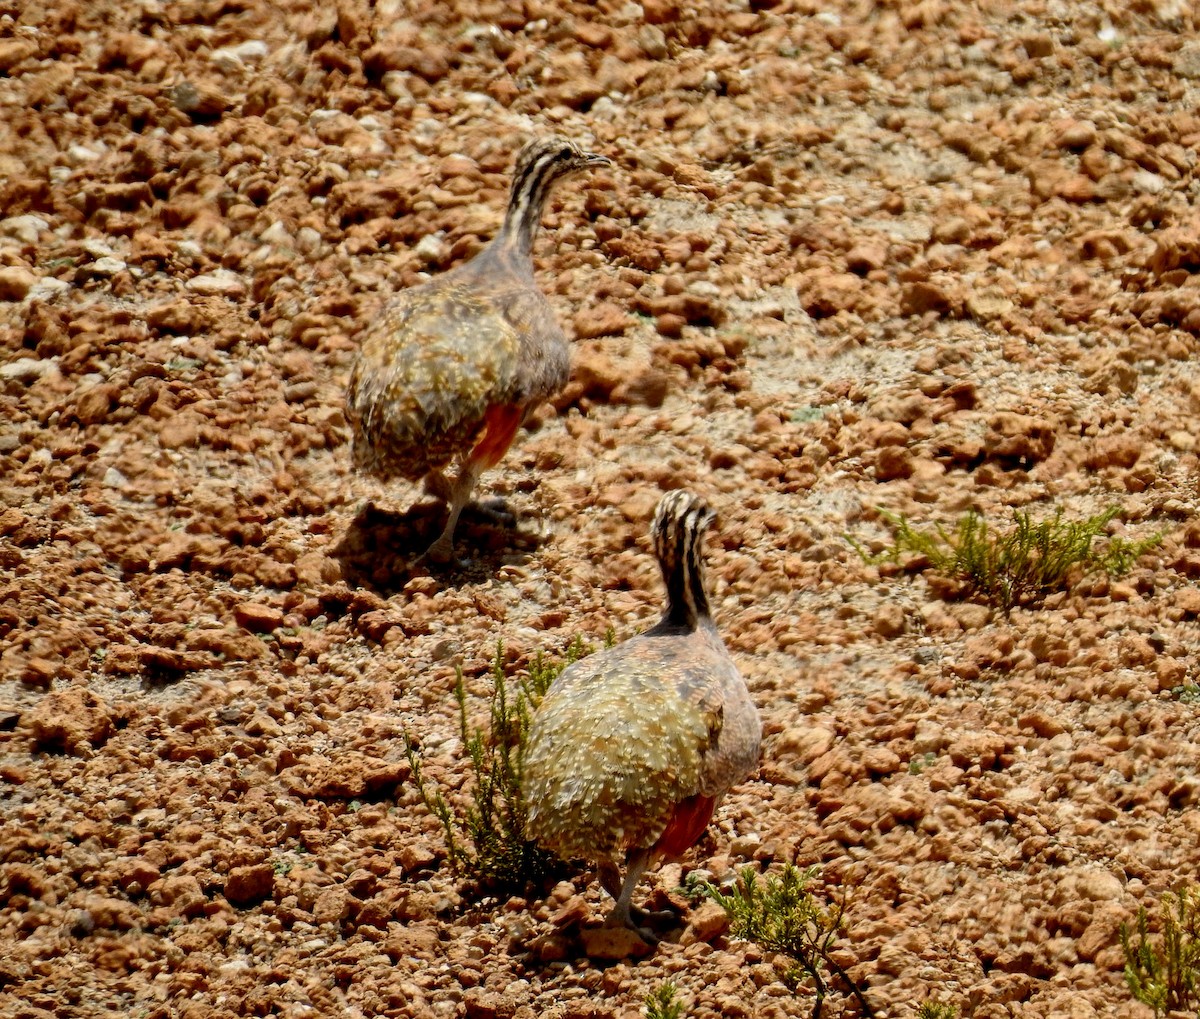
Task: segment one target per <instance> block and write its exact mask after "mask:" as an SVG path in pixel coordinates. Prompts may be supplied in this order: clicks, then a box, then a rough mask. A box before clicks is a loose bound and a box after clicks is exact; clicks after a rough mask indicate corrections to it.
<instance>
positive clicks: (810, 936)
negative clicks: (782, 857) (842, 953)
mask: <svg viewBox="0 0 1200 1019" xmlns="http://www.w3.org/2000/svg"><path fill="white" fill-rule="evenodd" d="M817 873H818V868H817V867H815V866H813V867H808V868H806V869H803V870H802V869H801V868H799V867H797V866H796V865H795V864H792V863H789V864H786V865H785V866H784V868H783V870H782V872H780V874H779V875H778V876H775V875H768V876H767V877H766V878H765V879H763V880H761V881H760V880H759V875H758V873H757V871H756V870H755V869H754V867H752V866H748V867H744V868H742V871H741V873H740V875H739V876H738V882H737V885H736V886H735V887H734V888H733V889H732V890H731V891H730V892H729V893H728V894H725V893H723V892H721V891H720V890H719V889H717V888H715V887H713V886H712V885H709V886H708V887H706V888H705V894H706V895H708V897H709V898H711V899H712V900H713V901H714V902H716V903H717V904H718V905H720V906H721V908H722V909H724V910H725V912H726V914H727V915H728V916H729V926H730V931H731V932H732V933H733V936H734V937H735V938H743V939H745V940H747V941H753V942H755V943H756V944H758V945H761V946H762V947H763V948H765V949H767V950H768V951H772V952H778V953H780V954H781V955H783V956H786V957H787V958H788V959H790V960H791V963H790V965H788V966H787V968H786V969H785V970H784V971H783V974H782V980H783V983H784V985H785V986H786V987H787V988H788V990H790V991H791V992H792V993H793V994H794V993H795V992H796V990H797V988H798V987H799V986H800V984H801V982H802V981H803V980H804V978H805V977H808V978H809V979H810V980H811V981H812V984H813V988H814V990H815V993H816V999H815V1002H814V1004H813V1011H812V1016H813V1019H820V1016H821V1009H822V1007H823V1005H824V1002H825V995H826V993H827V991H828V989H829V985H828V977H827V976H826V971H828V972H830V973H834V974H836V975H837V976H839V977H840V978H841V979H842V981H843V982H844V983H845V984H846V986H847V987H848V988H849V990H850V993H851V994H852V995H854V997H855V999H856V1000H857V1001H858V1006H859V1009H860V1010H861V1014H862V1015H864V1016H868V1017H869V1016H873V1015H874V1014H875V1013H874V1012H873V1010H872V1009H871V1006H870V1004H869V1003H868V1002H867V999H866V997H865V996H864V995H863V992H862V990H861V989H860V988H859V986H858V984H856V983H855V982H854V981H853V980H852V979H851V978H850V975H849V974H848V973H847V972H846V971H845V969H843V968H842V966H841V965H840V964H839V963H838V962H837V961H836V960H835V959H833V958H832V957H831V954H830V953H831V951H832V949H833V946H834V944H835V943H836V941H837V939H838V937H839V936H840V935H841V933H842V919H843V917H844V916H845V912H846V900H845V898H843V899H842V900H841V901H840V902H839V903H838V904H837V905H836V906H834V907H833V908H831V909H826V908H823V907H822V906H821V905H820V904H819V903H818V902H817V901H816V899H815V898H814V897H813V894H812V892H810V891H809V890H808V885H809V883H810V882H811V881H812V879H813V878H814V877H816V875H817Z"/></svg>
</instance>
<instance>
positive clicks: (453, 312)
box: [347, 277, 522, 480]
mask: <svg viewBox="0 0 1200 1019" xmlns="http://www.w3.org/2000/svg"><path fill="white" fill-rule="evenodd" d="M447 282H448V281H447V280H446V279H445V278H444V277H443V278H442V279H439V280H437V281H435V283H433V284H426V285H424V286H421V287H416V288H414V289H412V290H407V291H405V292H403V293H401V294H400V295H398V296H397V298H396V299H395V300H394V301H393V302H392V303H391V304H390V305H389V306H388V307H387V308H386V309H385V310H384V312H383V313H382V315H381V317H380V318H379V320H378V321H377V322H376V323H375V324H374V325H373V326H372V327H371V328H370V329H369V330H368V332H367V334H366V335H365V336H364V338H363V342H362V348H361V350H360V352H359V356H358V359H357V361H356V363H355V365H354V369H353V371H352V373H351V377H350V385H349V389H348V394H347V411H348V416H349V418H350V421H351V423H352V425H353V428H354V460H355V464H356V465H357V466H358V467H360V468H363V469H366V470H370V471H374V472H376V473H378V474H380V475H382V476H384V477H389V476H393V475H401V476H403V477H407V478H410V479H412V480H417V479H419V478H421V477H423V476H424V475H425V474H426V473H428V472H429V471H430V470H435V469H440V468H442V467H445V466H446V465H447V464H448V463H449V462H450V461H451V460H452V459H453V458H454V456H455V455H456V454H460V453H466V452H468V451H469V450H470V449H471V447H472V446H473V445H474V443H475V441H476V439H477V438H478V436H479V432H480V429H481V426H482V424H483V418H484V415H485V414H486V413H487V411H488V409H489V408H490V407H493V406H495V405H497V404H502V403H508V402H511V399H512V395H513V393H514V392H515V391H516V390H517V389H518V388H519V387H518V384H517V381H516V380H517V378H518V376H519V364H520V354H521V343H522V338H521V334H520V331H519V329H518V328H517V326H515V325H514V324H513V322H512V321H511V320H510V319H509V318H508V317H507V316H506V315H503V314H498V313H497V310H496V308H495V306H494V305H493V304H491V303H490V302H489V301H487V300H485V299H483V298H481V297H480V296H479V295H478V294H477V293H475V292H473V291H472V289H471V288H468V287H463V286H461V285H454V284H451V285H447Z"/></svg>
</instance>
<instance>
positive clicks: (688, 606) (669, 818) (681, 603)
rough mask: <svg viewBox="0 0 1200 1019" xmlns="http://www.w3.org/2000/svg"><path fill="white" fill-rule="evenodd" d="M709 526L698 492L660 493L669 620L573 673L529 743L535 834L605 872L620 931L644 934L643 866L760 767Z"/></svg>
mask: <svg viewBox="0 0 1200 1019" xmlns="http://www.w3.org/2000/svg"><path fill="white" fill-rule="evenodd" d="M711 520H712V513H711V511H709V510H708V508H707V507H706V506H705V505H704V504H703V503H702V502H701V501H700V500H699V499H697V498H696V497H694V496H692V495H691V494H690V493H687V492H679V491H677V492H670V493H668V494H667V495H666V496H664V497H663V499H662V501H661V502H660V504H659V508H658V511H657V513H656V514H655V523H654V529H653V533H654V542H655V550H656V552H657V554H658V558H659V562H660V564H661V566H662V570H663V577H664V580H665V581H666V585H667V609H666V612H665V613H664V615H663V618H662V620H661V621H660V622H659V623H658V625H656V626H654V627H653V628H652V629H650V630H648V631H647V632H646V633H644V634H640V635H639V636H636V637H633V638H632V639H630V640H628V641H625V642H624V643H622V644H619V645H617V646H616V647H614V648H610V649H608V650H605V651H600V652H597V653H596V654H594V655H591V656H589V657H587V658H584V659H582V660H580V661H578V662H576V663H574V664H573V665H571V666H570V667H568V668H567V669H565V670H564V671H563V673H562V674H561V675H560V676H559V677H558V678H557V679H556V680H555V681H554V683H553V684H552V685H551V687H550V689H549V690H548V691H547V692H546V696H545V697H544V698H543V700H542V703H541V705H540V706H539V707H538V710H537V713H536V715H535V716H534V721H533V725H532V728H531V730H530V735H529V740H528V744H527V746H526V751H525V756H524V761H523V767H524V779H523V789H524V794H525V799H526V805H527V808H528V819H527V824H526V831H527V834H529V836H530V837H531V838H534V839H536V840H537V841H538V842H540V843H541V844H542V845H544V846H546V847H547V848H549V849H551V850H553V851H554V852H556V853H558V854H559V855H560V856H562V857H565V858H583V859H589V860H594V861H596V862H597V863H598V864H599V865H600V878H601V881H602V883H603V884H604V887H605V888H606V890H608V891H609V892H610V894H612V896H613V897H614V899H616V905H615V906H614V907H613V911H612V913H611V914H610V916H609V919H608V922H609V923H610V924H613V925H618V924H623V925H626V926H634V925H633V923H632V919H631V915H630V908H631V897H632V893H633V889H634V887H635V886H636V884H637V882H638V880H639V879H640V877H641V874H642V872H643V871H644V870H645V868H646V867H647V866H648V865H649V864H650V863H651V862H652V861H653V859H654V858H655V857H658V856H678V855H680V854H681V853H683V852H684V851H686V850H687V849H688V848H689V847H691V846H692V845H693V844H694V843H695V842H696V841H697V840H698V839H699V838H700V836H701V835H702V834H703V832H704V829H705V828H706V827H707V825H708V822H709V821H710V820H711V818H712V813H713V810H714V809H715V807H716V805H717V804H718V803H719V802H720V799H721V797H722V796H723V795H724V794H725V792H726V791H728V790H729V789H730V788H731V787H732V786H734V785H736V784H737V783H738V782H740V781H742V780H743V779H745V778H746V777H747V776H748V775H749V774H750V773H751V772H753V771H754V769H755V767H757V764H758V755H759V745H760V741H761V738H762V724H761V721H760V720H759V716H758V711H757V709H756V708H755V706H754V703H753V701H752V700H751V699H750V694H749V691H748V690H747V688H746V684H745V681H744V680H743V679H742V677H741V675H740V674H739V673H738V671H737V668H736V666H735V665H734V663H733V661H732V660H731V659H730V657H729V653H728V651H727V650H726V648H725V645H724V642H723V641H722V640H721V637H720V635H719V633H718V632H717V629H716V626H715V624H714V623H713V621H712V619H711V617H710V616H709V611H708V600H707V595H706V593H705V590H704V581H703V575H702V571H701V563H700V552H699V546H700V541H701V537H702V534H703V531H704V529H705V528H707V526H708V524H709V523H710V522H711ZM622 865H624V866H625V867H626V869H627V870H626V876H625V879H624V882H622V881H621V879H620V876H619V872H620V867H621V866H622ZM635 929H638V928H636V927H635Z"/></svg>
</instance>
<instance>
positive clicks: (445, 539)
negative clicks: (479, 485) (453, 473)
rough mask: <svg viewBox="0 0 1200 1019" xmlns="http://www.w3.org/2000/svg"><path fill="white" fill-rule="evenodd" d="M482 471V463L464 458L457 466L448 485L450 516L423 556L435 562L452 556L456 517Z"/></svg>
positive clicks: (446, 560)
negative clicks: (452, 480)
mask: <svg viewBox="0 0 1200 1019" xmlns="http://www.w3.org/2000/svg"><path fill="white" fill-rule="evenodd" d="M482 472H483V464H481V463H480V462H478V461H474V460H466V461H464V462H463V465H462V467H461V468H459V471H458V476H457V477H456V478H455V479H454V483H453V484H452V485H451V486H450V498H449V500H448V502H449V503H450V516H449V517H448V518H447V520H446V526H445V528H444V529H443V531H442V533H441V534H440V535H439V536H438V539H437V541H435V542H434V543H433V544H432V545H430V546H429V549H428V550H427V551H426V553H425V557H426V558H427V559H429V560H430V561H432V562H435V563H448V562H450V560H451V559H452V558H453V557H454V528H455V527H457V526H458V518H459V516H460V515H461V514H462V511H463V507H464V506H466V504H467V503H468V502H470V500H471V492H472V491H473V490H474V488H475V482H476V481H478V480H479V475H480V474H481V473H482Z"/></svg>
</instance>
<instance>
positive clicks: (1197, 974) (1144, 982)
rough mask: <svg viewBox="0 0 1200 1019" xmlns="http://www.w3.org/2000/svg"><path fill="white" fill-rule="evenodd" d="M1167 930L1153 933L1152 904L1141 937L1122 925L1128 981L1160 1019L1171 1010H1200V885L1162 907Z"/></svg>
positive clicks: (1140, 925)
mask: <svg viewBox="0 0 1200 1019" xmlns="http://www.w3.org/2000/svg"><path fill="white" fill-rule="evenodd" d="M1159 911H1160V917H1161V920H1162V931H1161V932H1160V934H1159V936H1158V938H1157V941H1152V940H1151V938H1150V934H1149V917H1148V915H1147V912H1146V907H1145V906H1141V907H1139V909H1138V914H1137V934H1136V941H1135V938H1134V936H1133V935H1131V934H1130V931H1129V925H1128V924H1124V923H1123V924H1121V949H1122V951H1123V952H1124V953H1125V982H1126V983H1127V984H1128V985H1129V990H1130V992H1131V993H1132V994H1133V996H1134V997H1135V998H1137V1000H1138V1001H1140V1002H1142V1004H1144V1005H1149V1006H1150V1007H1151V1008H1152V1009H1153V1010H1154V1015H1155V1017H1156V1019H1157V1017H1159V1016H1163V1015H1166V1014H1167V1013H1170V1012H1182V1011H1186V1010H1188V1009H1200V886H1185V887H1183V888H1180V890H1179V891H1178V892H1176V893H1175V894H1173V895H1172V894H1171V893H1170V892H1168V893H1167V895H1166V896H1164V897H1163V901H1162V902H1161V904H1160V907H1159Z"/></svg>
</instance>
